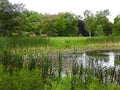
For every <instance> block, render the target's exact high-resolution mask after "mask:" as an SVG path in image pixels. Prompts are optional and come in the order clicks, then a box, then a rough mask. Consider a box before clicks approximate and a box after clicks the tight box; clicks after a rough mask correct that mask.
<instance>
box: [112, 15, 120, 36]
mask: <svg viewBox="0 0 120 90" xmlns="http://www.w3.org/2000/svg"><path fill="white" fill-rule="evenodd" d="M119 32H120V15H118V16H116V17H115V19H114V24H113V36H120V33H119Z"/></svg>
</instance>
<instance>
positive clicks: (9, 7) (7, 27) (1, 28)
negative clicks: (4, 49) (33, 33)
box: [0, 0, 24, 36]
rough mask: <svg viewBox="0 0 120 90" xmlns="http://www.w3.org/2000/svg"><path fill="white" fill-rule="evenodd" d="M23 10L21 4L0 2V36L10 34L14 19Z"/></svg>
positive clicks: (1, 0) (4, 0)
mask: <svg viewBox="0 0 120 90" xmlns="http://www.w3.org/2000/svg"><path fill="white" fill-rule="evenodd" d="M23 10H24V5H23V4H12V3H10V2H9V1H8V0H0V35H3V36H8V35H11V34H12V30H13V27H14V26H15V25H16V18H17V17H18V16H19V15H20V13H21V12H22V11H23Z"/></svg>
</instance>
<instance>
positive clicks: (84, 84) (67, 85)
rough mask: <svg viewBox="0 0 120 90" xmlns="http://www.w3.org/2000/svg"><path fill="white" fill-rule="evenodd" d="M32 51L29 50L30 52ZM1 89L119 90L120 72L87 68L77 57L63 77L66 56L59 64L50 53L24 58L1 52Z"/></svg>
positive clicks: (29, 55)
mask: <svg viewBox="0 0 120 90" xmlns="http://www.w3.org/2000/svg"><path fill="white" fill-rule="evenodd" d="M26 52H28V51H26ZM0 56H1V59H0V70H1V71H0V89H1V90H6V89H7V90H18V89H25V90H33V89H34V90H41V89H42V90H79V89H80V90H101V89H103V90H119V89H120V87H119V85H120V70H119V69H118V70H116V69H115V68H109V69H108V68H106V67H104V68H103V67H93V68H89V67H86V68H85V67H83V65H82V64H81V65H79V64H78V63H77V62H76V60H75V58H74V60H73V62H72V69H71V73H69V74H67V75H66V76H65V77H62V76H61V75H62V72H63V69H62V68H63V67H62V53H61V52H60V51H58V53H57V57H56V60H57V61H56V62H52V59H53V58H52V56H51V55H50V54H48V53H45V52H41V53H37V52H36V51H34V52H31V53H28V54H26V55H23V54H21V53H18V52H13V51H2V52H1V53H0Z"/></svg>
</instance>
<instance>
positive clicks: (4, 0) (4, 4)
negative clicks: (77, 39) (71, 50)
mask: <svg viewBox="0 0 120 90" xmlns="http://www.w3.org/2000/svg"><path fill="white" fill-rule="evenodd" d="M83 14H84V18H83V19H82V18H80V15H75V14H74V13H72V12H61V13H58V14H53V15H51V14H42V13H38V12H35V11H28V10H27V9H25V8H24V5H23V4H12V3H10V2H9V0H0V36H13V35H17V36H28V35H29V34H35V35H40V34H47V35H48V36H79V35H83V36H110V35H120V34H119V30H120V15H118V16H116V17H115V19H114V23H111V22H110V21H109V18H108V16H109V15H110V12H109V10H101V11H96V13H93V12H92V11H90V10H85V12H83Z"/></svg>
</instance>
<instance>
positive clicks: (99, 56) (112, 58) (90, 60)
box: [63, 50, 120, 68]
mask: <svg viewBox="0 0 120 90" xmlns="http://www.w3.org/2000/svg"><path fill="white" fill-rule="evenodd" d="M63 60H65V61H66V62H68V61H73V60H76V61H77V63H78V64H79V65H81V64H83V66H84V67H98V66H100V67H107V68H109V67H116V68H120V51H118V50H117V51H115V50H113V51H108V50H106V51H89V52H83V53H77V54H72V55H71V56H67V57H65V56H64V57H63Z"/></svg>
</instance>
